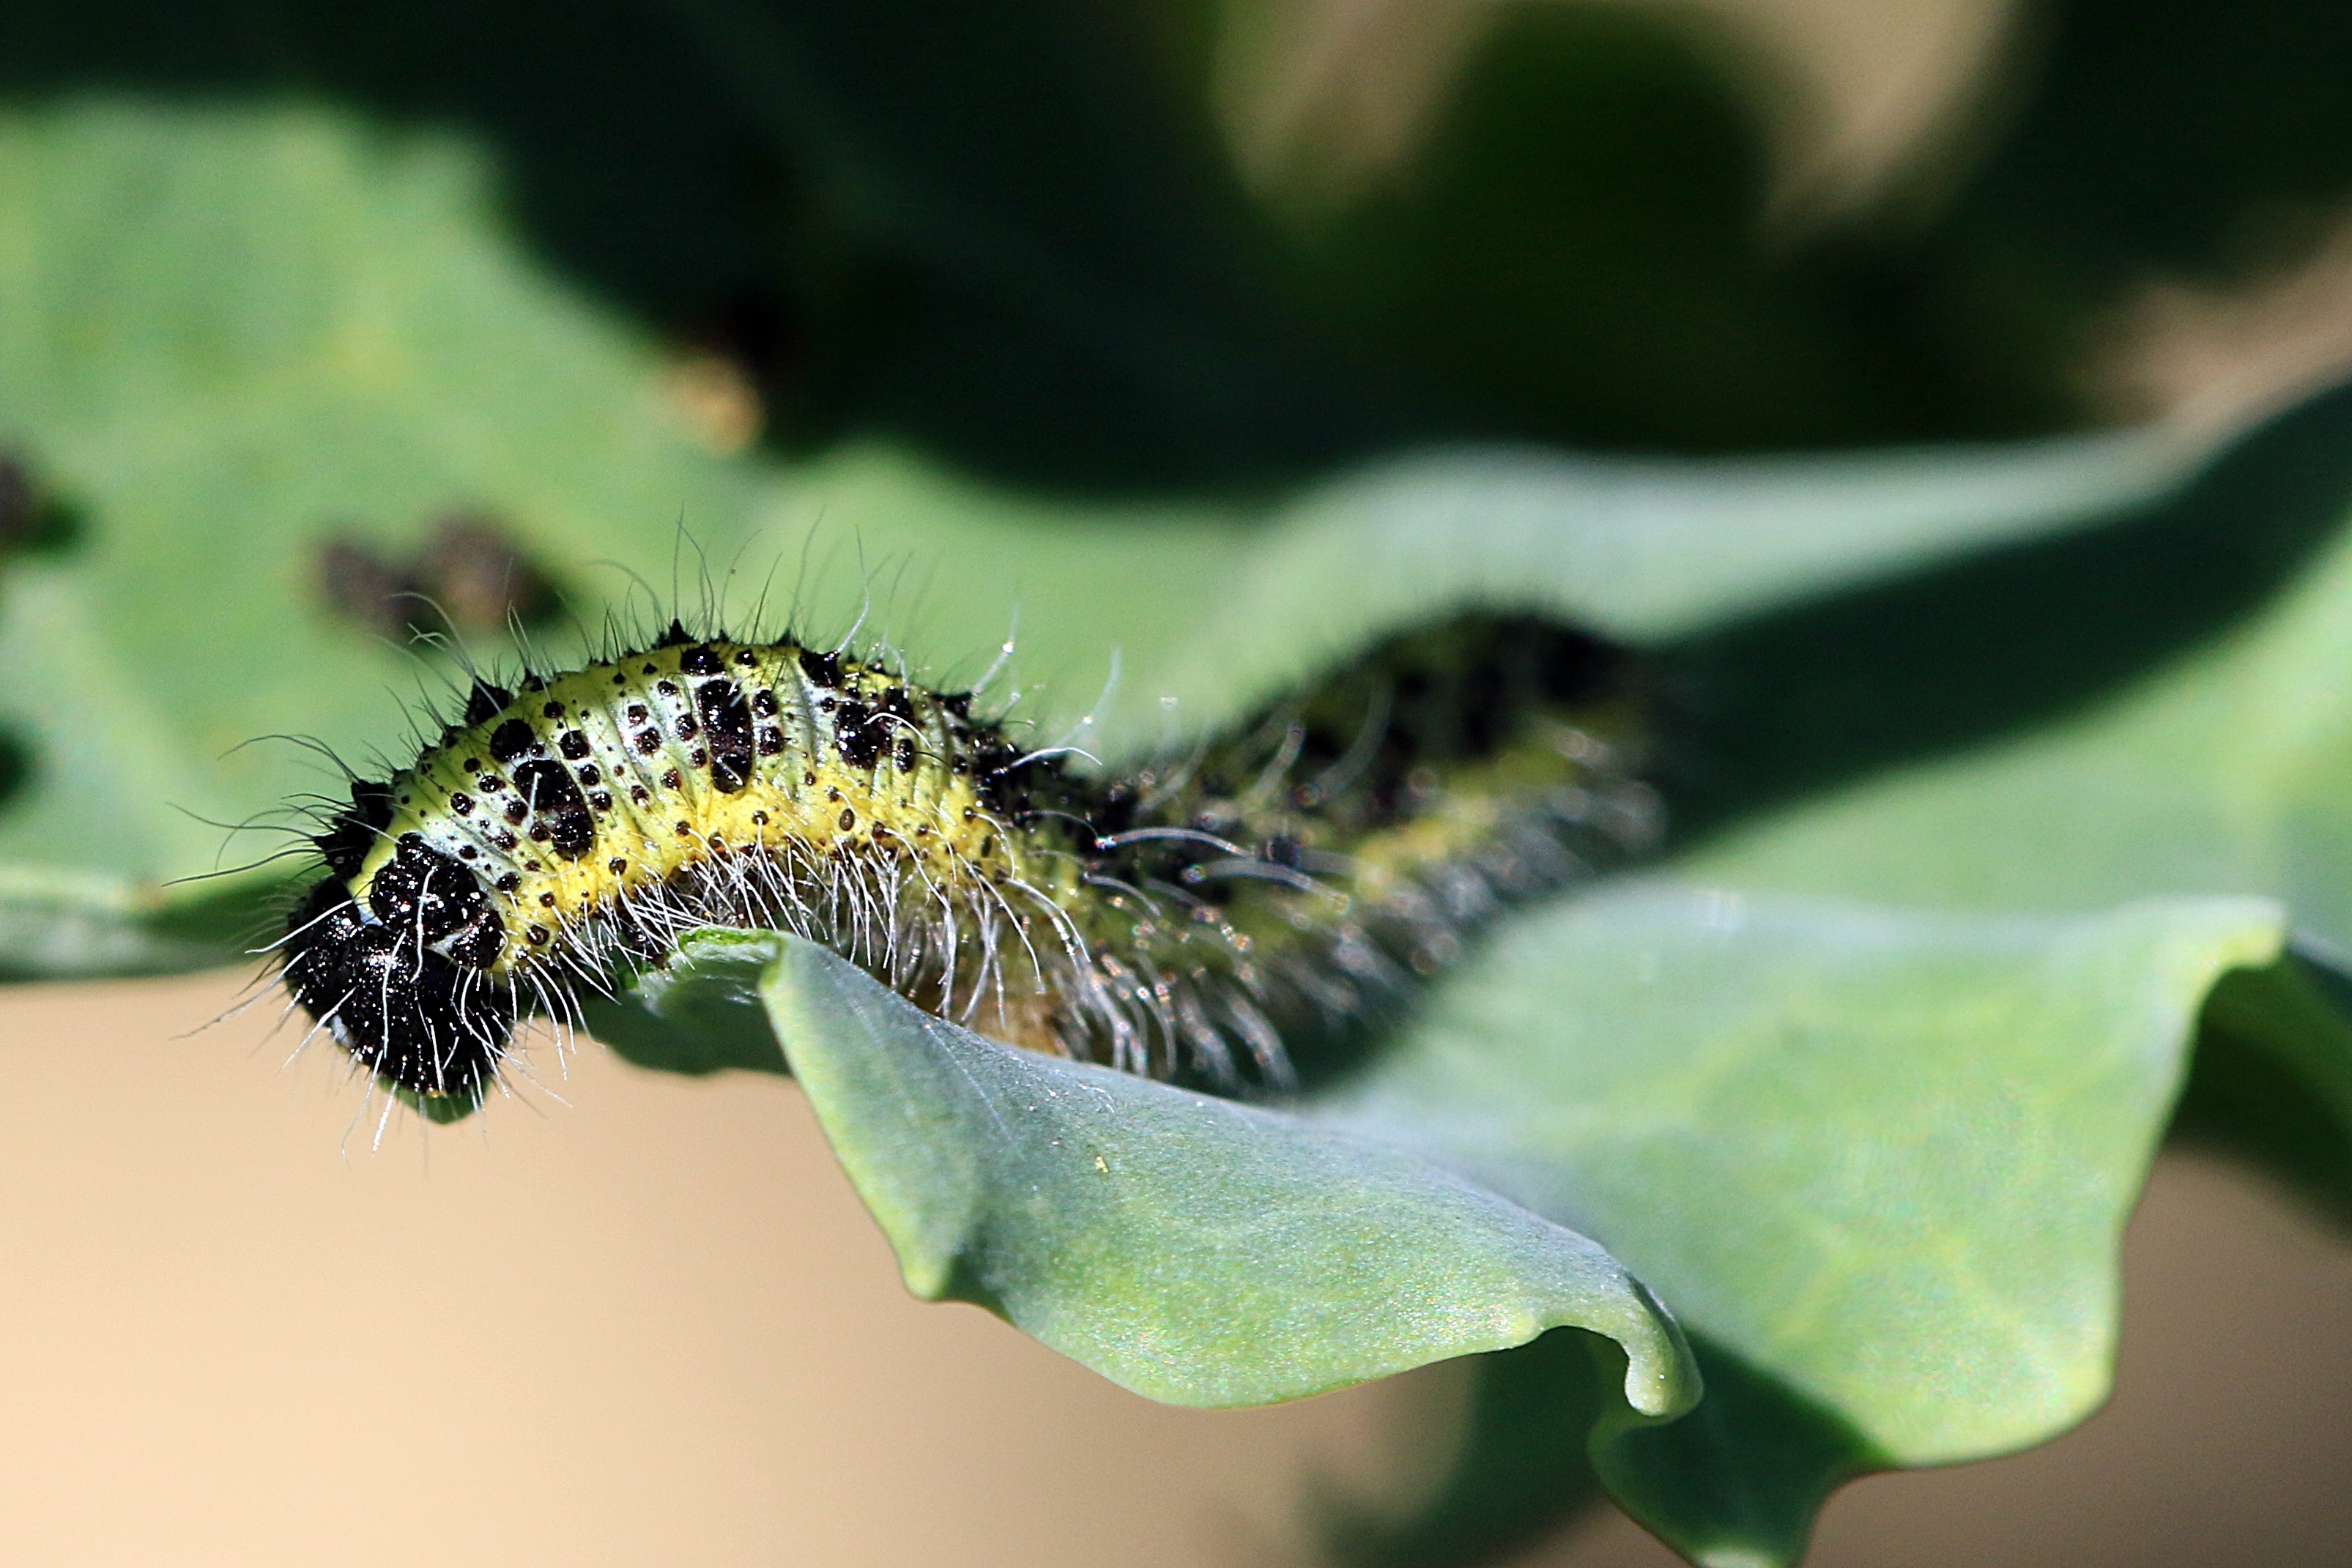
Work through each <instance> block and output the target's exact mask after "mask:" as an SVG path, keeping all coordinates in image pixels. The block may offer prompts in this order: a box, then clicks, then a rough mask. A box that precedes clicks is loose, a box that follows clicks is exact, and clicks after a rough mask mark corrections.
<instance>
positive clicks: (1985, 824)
mask: <svg viewBox="0 0 2352 1568" xmlns="http://www.w3.org/2000/svg"><path fill="white" fill-rule="evenodd" d="M2347 671H2352V537H2338V538H2336V540H2335V541H2333V542H2332V543H2331V544H2330V545H2329V546H2328V547H2327V548H2326V550H2325V551H2324V553H2323V554H2322V555H2321V556H2320V557H2319V559H2316V560H2315V562H2314V563H2313V564H2312V565H2311V566H2310V567H2309V568H2308V569H2307V570H2305V573H2304V574H2303V575H2302V577H2301V578H2300V579H2299V580H2297V581H2296V582H2295V583H2294V584H2293V585H2292V586H2291V587H2290V588H2289V590H2288V591H2286V592H2285V593H2284V594H2283V595H2282V596H2281V597H2280V598H2279V599H2278V600H2277V601H2275V602H2273V603H2272V604H2270V605H2268V606H2266V607H2265V608H2264V610H2263V612H2262V613H2261V614H2260V615H2259V616H2258V617H2256V618H2255V619H2253V620H2252V621H2251V622H2248V623H2246V624H2244V625H2242V626H2240V627H2239V628H2237V629H2236V630H2234V631H2233V632H2230V633H2229V634H2227V635H2225V636H2223V637H2222V638H2221V639H2219V640H2217V641H2215V642H2213V643H2209V644H2206V645H2204V646H2201V647H2199V648H2196V649H2194V650H2191V651H2190V652H2189V653H2186V654H2184V655H2183V656H2181V657H2179V658H2178V659H2176V660H2174V661H2172V662H2170V663H2169V664H2165V665H2163V666H2160V667H2158V669H2156V670H2154V671H2151V672H2150V673H2148V674H2147V675H2145V676H2144V677H2142V678H2141V679H2140V680H2139V681H2138V682H2137V683H2136V684H2135V685H2133V686H2132V687H2131V688H2130V689H2128V690H2126V691H2124V692H2122V693H2120V694H2118V695H2116V697H2114V698H2113V699H2111V700H2110V701H2108V702H2105V703H2104V704H2101V705H2099V706H2095V707H2090V708H2087V709H2084V710H2082V711H2080V712H2078V713H2076V714H2074V715H2073V716H2068V717H2065V718H2063V719H2061V720H2059V721H2058V722H2055V723H2053V724H2051V725H2049V726H2047V727H2042V728H2038V729H2034V730H2029V731H2024V732H2021V733H2019V734H2016V735H2013V736H2011V737H2003V738H2000V739H1998V740H1994V741H1990V742H1988V743H1985V744H1983V745H1980V746H1978V747H1972V748H1970V749H1968V750H1966V751H1963V752H1961V753H1958V754H1957V755H1954V756H1950V757H1946V758H1937V759H1933V760H1929V761H1926V762H1921V763H1916V764H1914V765H1911V766H1908V767H1905V768H1899V769H1897V770H1895V771H1894V772H1892V773H1889V774H1886V775H1884V776H1880V777H1876V778H1871V779H1864V780H1862V781H1860V782H1857V783H1854V784H1853V785H1850V786H1848V787H1845V788H1843V789H1837V790H1835V791H1833V792H1831V793H1829V794H1826V795H1824V796H1822V798H1819V799H1817V800H1811V801H1808V802H1804V803H1801V804H1799V805H1796V806H1794V807H1791V808H1789V809H1786V810H1781V811H1780V812H1777V813H1775V814H1774V815H1772V816H1770V817H1769V818H1763V819H1759V820H1757V821H1754V822H1752V823H1751V824H1749V825H1748V826H1746V827H1743V828H1741V829H1738V830H1737V831H1733V832H1731V833H1729V834H1728V835H1727V836H1726V837H1725V838H1723V839H1722V840H1720V841H1717V842H1715V843H1713V844H1711V845H1708V846H1706V847H1705V848H1704V849H1702V850H1700V851H1699V852H1696V854H1694V855H1692V856H1689V857H1687V858H1686V859H1685V862H1683V864H1684V868H1685V870H1686V871H1687V872H1688V873H1690V874H1691V875H1693V876H1695V877H1698V878H1702V879H1704V880H1706V881H1709V882H1715V883H1722V884H1725V885H1728V886H1735V887H1741V888H1748V889H1755V890H1767V889H1769V890H1780V891H1788V892H1799V893H1811V894H1827V895H1831V896H1837V897H1846V898H1858V899H1864V900H1873V901H1880V900H1883V901H1885V902H1889V903H1897V904H1923V905H1931V906H1938V907H1948V908H1960V909H1973V910H1988V911H1990V910H2036V911H2045V912H2049V911H2064V910H2086V909H2095V908H2099V907H2102V906H2104V905H2106V904H2114V903H2118V902H2121V901H2123V900H2126V899H2130V898H2136V897H2140V896H2144V895H2146V894H2152V893H2186V892H2197V893H2241V894H2265V895H2269V896H2273V897H2278V898H2281V899H2283V900H2284V901H2285V903H2286V904H2287V906H2288V907H2289V908H2290V909H2291V910H2292V911H2293V912H2294V921H2295V925H2296V928H2297V929H2298V930H2299V931H2301V932H2304V933H2306V934H2307V935H2309V936H2312V937H2315V938H2316V939H2317V940H2318V941H2319V942H2320V943H2321V944H2322V945H2323V946H2324V947H2325V948H2326V949H2328V950H2332V951H2334V952H2335V953H2337V954H2339V955H2340V954H2345V953H2352V681H2347V679H2346V672H2347Z"/></svg>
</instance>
